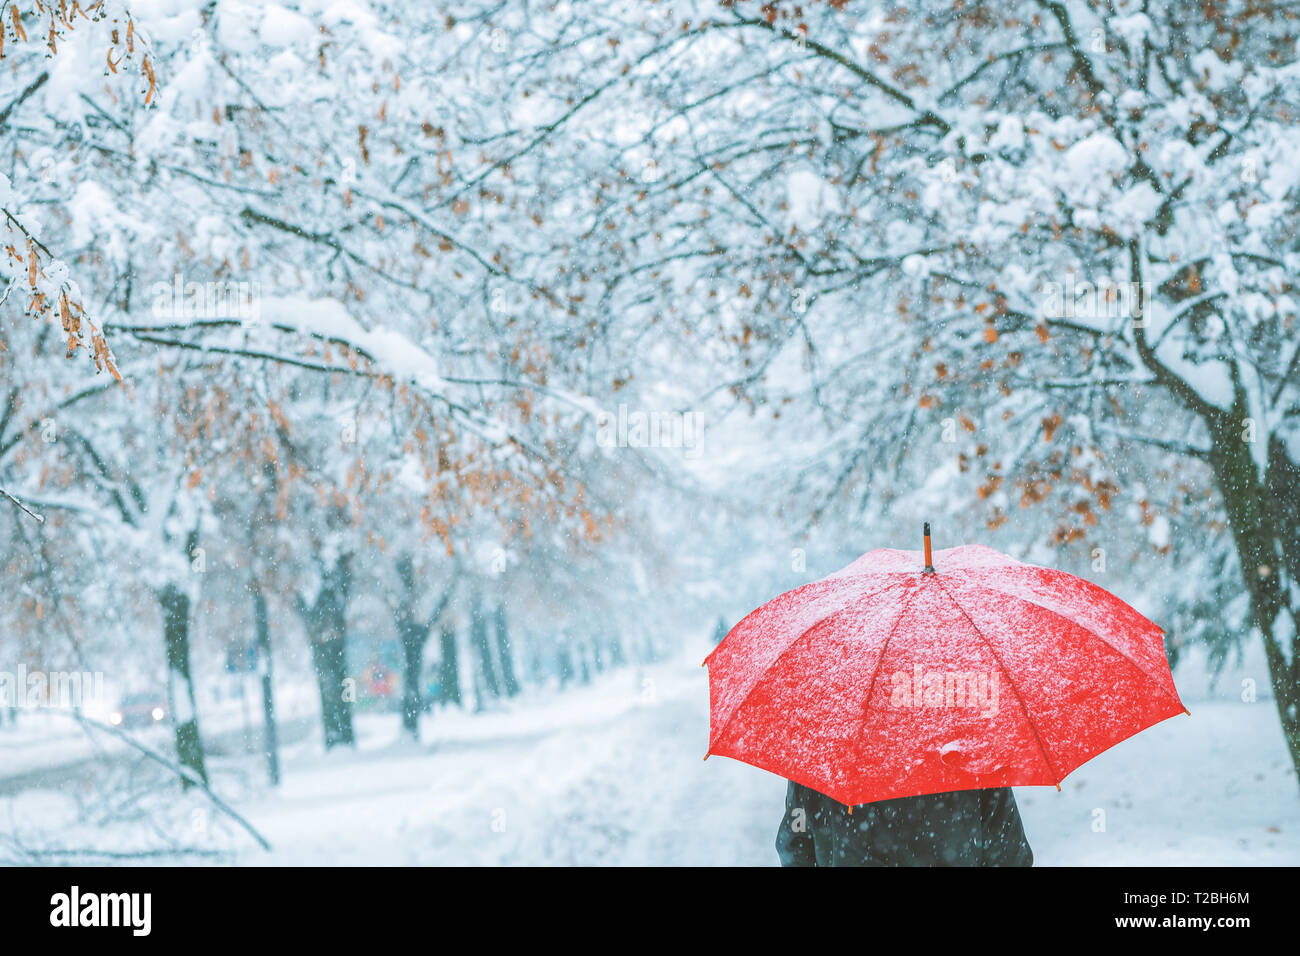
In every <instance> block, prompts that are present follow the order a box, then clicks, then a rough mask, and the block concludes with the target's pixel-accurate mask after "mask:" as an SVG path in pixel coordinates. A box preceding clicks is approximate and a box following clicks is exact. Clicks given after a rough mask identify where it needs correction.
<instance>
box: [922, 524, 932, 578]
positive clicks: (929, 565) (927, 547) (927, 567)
mask: <svg viewBox="0 0 1300 956" xmlns="http://www.w3.org/2000/svg"><path fill="white" fill-rule="evenodd" d="M923 533H924V535H925V567H924V568H922V569H921V570H922V571H923V572H924V573H926V574H934V564H933V562H932V560H931V558H930V522H928V521H927V522H926V523H925V530H924V532H923Z"/></svg>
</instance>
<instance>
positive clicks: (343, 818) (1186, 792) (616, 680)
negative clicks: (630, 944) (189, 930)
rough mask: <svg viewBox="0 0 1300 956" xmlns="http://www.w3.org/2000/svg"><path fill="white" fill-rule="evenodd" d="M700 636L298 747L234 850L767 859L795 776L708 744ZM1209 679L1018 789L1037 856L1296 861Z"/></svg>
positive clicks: (252, 806) (1278, 806)
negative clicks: (652, 661)
mask: <svg viewBox="0 0 1300 956" xmlns="http://www.w3.org/2000/svg"><path fill="white" fill-rule="evenodd" d="M697 650H698V649H694V650H692V652H691V653H689V654H685V655H683V657H682V658H681V659H680V660H678V661H676V662H674V663H671V664H667V665H662V666H660V667H658V668H655V669H653V670H652V671H649V672H648V680H649V683H645V682H644V680H643V681H638V679H637V678H636V677H635V676H634V675H633V674H631V673H630V672H619V673H615V674H610V675H605V676H604V677H602V678H600V679H598V680H597V681H596V683H595V684H593V686H591V687H589V688H583V689H581V690H577V691H573V692H571V693H566V694H565V695H563V696H560V697H535V698H531V699H528V700H525V701H522V702H518V703H516V704H515V705H513V707H512V709H511V710H509V711H505V712H500V713H492V714H483V715H462V714H455V713H453V714H444V713H439V714H438V715H436V716H434V717H432V718H431V719H429V720H428V721H427V723H426V726H425V728H424V730H425V739H426V740H427V741H428V743H426V744H423V745H419V746H417V745H414V744H408V743H401V742H399V738H398V730H397V725H396V722H395V719H391V718H388V717H380V718H370V719H366V720H364V721H363V722H362V724H361V729H362V735H361V736H362V739H361V742H360V745H359V747H358V749H357V751H356V752H351V753H331V754H328V755H324V754H320V753H307V752H299V753H297V754H290V755H289V758H288V760H287V761H286V767H285V783H284V786H283V787H282V789H281V792H279V793H276V794H270V795H263V796H261V797H258V798H256V799H252V800H249V801H245V802H243V803H241V805H240V810H241V812H244V813H246V814H247V815H248V817H249V819H250V820H251V821H252V822H253V823H254V825H256V826H257V827H258V828H259V829H260V830H261V831H262V832H263V833H264V834H266V836H267V837H268V838H269V839H270V841H271V843H272V844H273V846H274V847H275V849H274V851H273V852H272V853H270V854H267V853H262V852H261V851H259V850H256V849H249V850H245V851H243V852H242V853H241V854H240V862H242V863H244V864H258V863H288V864H323V865H338V864H471V865H493V864H505V865H524V864H559V865H567V864H586V865H609V864H618V865H626V864H631V865H636V864H667V865H710V864H742V865H750V864H753V865H772V864H775V863H776V853H775V851H774V849H773V845H772V844H773V839H774V837H775V833H776V825H777V822H778V820H779V818H780V814H781V811H782V806H783V799H784V792H785V786H784V782H783V781H781V780H780V779H778V778H776V777H774V776H773V775H771V774H769V773H765V772H763V771H761V770H758V769H755V768H752V767H748V766H745V765H743V764H740V763H738V762H736V761H732V760H727V759H724V758H714V759H711V760H709V761H707V762H705V761H703V760H702V759H701V758H702V757H703V755H704V750H705V747H706V744H707V736H708V707H707V683H706V680H707V678H706V675H705V672H704V670H703V669H701V668H700V667H699V664H698V661H699V659H700V657H702V656H703V654H702V653H696V651H697ZM1251 666H1253V665H1251ZM1198 668H1200V669H1198ZM1254 673H1261V674H1262V671H1254ZM1203 683H1205V679H1204V674H1203V668H1201V665H1200V662H1197V661H1193V662H1192V664H1191V665H1190V666H1189V669H1188V670H1187V673H1186V674H1184V672H1183V670H1182V669H1180V672H1179V686H1180V690H1181V691H1182V692H1183V698H1184V701H1185V702H1186V703H1187V704H1188V707H1189V708H1190V709H1191V711H1192V716H1190V717H1187V716H1180V717H1177V718H1174V719H1172V720H1169V721H1166V722H1165V723H1163V724H1161V725H1159V726H1157V727H1154V728H1152V729H1150V730H1148V731H1146V732H1144V733H1142V734H1140V735H1138V736H1137V737H1134V738H1132V739H1130V740H1128V741H1126V742H1124V743H1122V744H1120V745H1119V746H1118V747H1116V748H1115V749H1113V750H1111V751H1110V752H1108V753H1106V754H1103V755H1102V756H1100V757H1098V758H1096V759H1095V760H1093V761H1091V762H1090V763H1088V764H1085V765H1084V766H1083V767H1081V768H1080V769H1079V770H1077V771H1076V772H1075V773H1074V774H1072V775H1071V776H1070V777H1069V778H1068V779H1067V780H1066V781H1065V783H1064V784H1063V785H1062V792H1060V793H1057V792H1056V791H1055V790H1053V789H1049V788H1023V789H1018V790H1017V799H1018V801H1019V803H1020V806H1021V810H1022V813H1023V816H1024V819H1025V827H1026V831H1027V833H1028V836H1029V840H1030V843H1031V845H1032V846H1033V848H1034V852H1035V859H1036V863H1038V864H1045V865H1079V864H1081V865H1130V864H1170V865H1182V864H1205V863H1220V864H1229V865H1257V864H1292V865H1294V864H1297V863H1300V789H1298V788H1297V785H1296V780H1295V776H1294V773H1293V772H1292V770H1291V767H1290V761H1289V759H1288V757H1287V755H1286V751H1285V748H1284V746H1283V742H1282V737H1281V731H1280V730H1279V728H1278V721H1277V715H1276V712H1275V711H1274V709H1273V704H1272V701H1270V700H1260V701H1258V702H1256V703H1243V702H1242V701H1240V700H1239V698H1238V696H1237V695H1236V691H1235V686H1236V681H1235V678H1234V676H1233V675H1231V674H1230V675H1227V676H1225V678H1224V679H1223V680H1222V681H1220V687H1221V688H1224V690H1222V691H1220V692H1217V693H1214V694H1209V693H1205V692H1203V690H1202V689H1201V686H1200V685H1201V684H1203ZM1265 686H1266V684H1265ZM316 747H317V748H318V747H319V745H316ZM306 749H309V748H300V750H306Z"/></svg>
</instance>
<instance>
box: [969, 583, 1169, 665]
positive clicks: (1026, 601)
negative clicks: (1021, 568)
mask: <svg viewBox="0 0 1300 956" xmlns="http://www.w3.org/2000/svg"><path fill="white" fill-rule="evenodd" d="M971 584H972V585H974V586H975V587H980V588H987V589H988V590H990V591H996V592H997V593H998V594H1001V595H1003V596H1004V597H1009V598H1011V599H1012V600H1013V601H1020V602H1022V603H1024V604H1028V605H1029V606H1030V607H1036V608H1038V609H1039V610H1040V611H1045V612H1046V613H1048V614H1050V615H1052V616H1053V617H1058V618H1060V619H1061V620H1062V621H1065V622H1066V623H1068V624H1073V625H1074V626H1075V627H1077V628H1079V630H1081V631H1084V632H1086V633H1088V634H1091V635H1092V636H1093V637H1095V638H1096V639H1097V640H1098V641H1100V642H1101V643H1102V644H1103V645H1105V646H1106V647H1108V648H1110V650H1112V651H1114V652H1115V653H1116V654H1118V655H1119V656H1120V657H1121V658H1122V659H1123V660H1125V661H1127V662H1128V663H1129V664H1130V665H1131V666H1132V667H1133V668H1134V669H1135V670H1136V671H1137V672H1138V673H1139V674H1141V675H1142V676H1143V677H1145V678H1146V679H1147V680H1149V681H1151V682H1152V683H1155V684H1159V683H1160V680H1159V678H1158V677H1156V676H1155V675H1153V674H1149V673H1147V671H1146V670H1145V669H1144V668H1143V667H1142V665H1141V664H1139V663H1138V662H1137V661H1135V660H1134V659H1133V658H1131V657H1129V656H1128V655H1127V654H1125V653H1124V652H1123V651H1122V650H1120V649H1119V648H1118V647H1116V646H1115V645H1114V644H1112V643H1111V642H1110V641H1108V640H1106V638H1105V637H1104V636H1103V635H1101V634H1099V633H1098V632H1096V631H1094V630H1093V629H1092V628H1090V627H1088V626H1087V625H1085V624H1082V623H1080V622H1079V621H1076V620H1074V619H1073V618H1070V617H1066V616H1065V615H1064V614H1062V613H1061V612H1060V611H1057V610H1054V609H1053V608H1050V607H1048V606H1047V605H1046V604H1039V603H1038V602H1037V601H1033V600H1030V599H1029V598H1027V597H1024V596H1023V595H1020V594H1012V593H1011V592H1010V591H1004V590H1002V589H1001V588H999V587H994V586H993V585H991V584H986V583H984V582H983V581H978V582H975V581H972V582H971ZM1152 624H1153V625H1154V626H1155V627H1157V628H1158V627H1159V625H1158V624H1155V622H1154V621H1153V622H1152ZM1161 633H1163V630H1162V631H1161Z"/></svg>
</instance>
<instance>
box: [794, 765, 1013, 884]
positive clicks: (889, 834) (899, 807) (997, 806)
mask: <svg viewBox="0 0 1300 956" xmlns="http://www.w3.org/2000/svg"><path fill="white" fill-rule="evenodd" d="M776 852H777V854H778V855H779V856H780V857H781V865H782V866H1031V865H1032V864H1033V862H1034V854H1033V852H1032V851H1031V850H1030V849H1029V843H1028V841H1027V840H1026V839H1025V830H1024V827H1023V826H1021V823H1020V811H1019V810H1017V809H1016V798H1015V797H1014V796H1013V795H1012V793H1011V790H1010V788H1009V787H1002V788H999V789H996V790H958V791H954V792H952V793H932V794H927V795H925V796H920V797H899V798H898V799H896V800H881V801H879V802H877V803H863V804H859V805H858V806H856V807H854V808H853V812H852V813H850V812H849V808H848V807H847V806H845V805H844V804H842V803H838V802H837V801H835V800H832V799H831V798H830V797H828V796H826V795H824V794H821V793H818V792H817V791H816V790H813V789H811V788H809V787H805V786H801V785H800V784H797V783H791V784H790V786H789V788H788V789H787V791H786V797H785V816H784V817H783V818H782V819H781V829H780V830H779V831H778V832H777V835H776Z"/></svg>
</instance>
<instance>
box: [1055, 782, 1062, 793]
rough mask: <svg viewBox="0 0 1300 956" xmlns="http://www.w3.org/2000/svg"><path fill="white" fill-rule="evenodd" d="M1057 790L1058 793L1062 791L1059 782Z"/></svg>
mask: <svg viewBox="0 0 1300 956" xmlns="http://www.w3.org/2000/svg"><path fill="white" fill-rule="evenodd" d="M1056 792H1057V793H1060V792H1061V785H1060V784H1059V783H1058V784H1057V785H1056Z"/></svg>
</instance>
